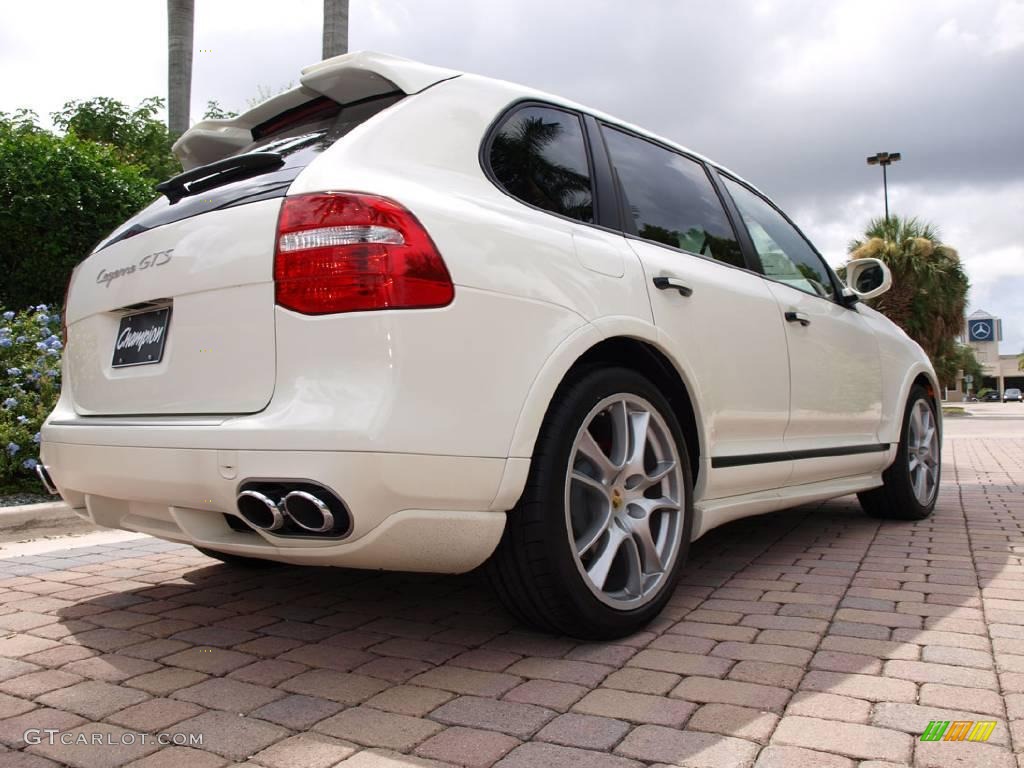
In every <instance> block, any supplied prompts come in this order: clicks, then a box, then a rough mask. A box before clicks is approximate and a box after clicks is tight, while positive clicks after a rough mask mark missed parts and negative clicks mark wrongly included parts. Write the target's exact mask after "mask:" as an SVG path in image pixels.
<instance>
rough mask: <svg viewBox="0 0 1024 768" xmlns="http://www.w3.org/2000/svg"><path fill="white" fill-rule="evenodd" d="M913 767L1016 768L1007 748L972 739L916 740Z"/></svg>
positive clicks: (1015, 763)
mask: <svg viewBox="0 0 1024 768" xmlns="http://www.w3.org/2000/svg"><path fill="white" fill-rule="evenodd" d="M914 766H915V768H954V767H955V768H1017V762H1016V761H1015V760H1014V759H1013V755H1011V754H1010V753H1009V752H1008V751H1007V750H1005V749H1004V748H1002V747H999V746H996V745H995V744H979V743H978V742H973V741H930V742H928V741H926V742H918V744H917V748H916V749H915V750H914Z"/></svg>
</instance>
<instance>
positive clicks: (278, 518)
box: [235, 483, 351, 537]
mask: <svg viewBox="0 0 1024 768" xmlns="http://www.w3.org/2000/svg"><path fill="white" fill-rule="evenodd" d="M247 485H248V486H249V487H247V488H245V490H242V491H240V492H239V494H238V497H237V499H236V501H235V503H236V504H237V506H238V514H239V516H240V517H241V518H242V519H243V520H244V521H245V522H246V523H248V524H249V525H250V526H251V527H252V528H256V529H258V530H261V531H268V532H271V533H277V534H281V535H288V534H293V535H295V534H298V535H305V534H311V533H312V534H319V535H324V536H334V537H340V536H344V535H345V534H347V533H348V532H349V529H350V528H351V517H350V516H349V514H348V510H347V509H346V508H345V505H344V503H342V501H341V499H339V498H338V497H337V496H335V495H334V494H333V493H332V492H330V491H329V490H327V489H326V488H323V487H320V486H317V485H314V484H312V483H302V484H301V487H294V486H289V485H287V484H284V483H248V484H247ZM295 485H300V484H295Z"/></svg>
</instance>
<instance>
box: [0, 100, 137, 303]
mask: <svg viewBox="0 0 1024 768" xmlns="http://www.w3.org/2000/svg"><path fill="white" fill-rule="evenodd" d="M154 196H155V193H154V192H153V189H152V180H151V179H150V178H149V177H148V176H146V175H145V174H144V173H143V171H142V169H141V168H140V166H138V165H128V164H125V163H124V162H123V160H122V159H121V157H120V155H119V154H118V152H117V151H116V150H115V149H114V148H113V147H112V146H110V145H108V144H99V143H96V142H94V141H88V140H85V139H83V138H81V137H80V136H79V135H78V134H77V133H76V132H69V133H68V134H67V135H66V136H57V135H54V134H52V133H50V132H49V131H45V130H43V129H42V128H40V127H39V126H38V125H37V124H36V122H35V118H34V115H32V113H30V112H26V111H21V112H18V113H16V114H15V115H14V116H8V115H5V114H3V113H0V274H2V275H3V279H2V280H0V304H2V305H4V306H6V307H8V308H10V309H12V310H16V309H21V308H24V307H27V306H29V305H36V304H40V303H43V304H54V305H56V306H58V307H59V306H60V303H61V301H62V300H63V298H64V288H65V287H66V285H67V282H68V278H69V276H70V274H71V270H72V268H73V267H74V265H75V264H77V263H78V262H79V261H81V260H82V259H83V258H84V257H85V255H86V254H88V253H89V251H90V250H91V249H92V247H93V246H94V245H95V244H96V242H97V241H99V240H100V239H101V238H102V237H103V236H104V235H106V234H107V233H109V232H110V231H111V230H113V229H114V228H115V227H116V226H117V225H119V224H120V223H121V222H123V221H124V220H125V219H127V218H128V217H129V216H131V215H132V214H133V213H135V212H136V211H138V210H139V209H140V208H142V207H143V206H144V205H145V204H146V203H148V202H149V201H150V200H152V199H153V197H154Z"/></svg>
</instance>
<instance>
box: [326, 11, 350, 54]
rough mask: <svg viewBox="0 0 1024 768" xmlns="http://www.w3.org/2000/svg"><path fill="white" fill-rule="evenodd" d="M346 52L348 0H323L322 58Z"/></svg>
mask: <svg viewBox="0 0 1024 768" xmlns="http://www.w3.org/2000/svg"><path fill="white" fill-rule="evenodd" d="M343 53H348V0H324V58H325V59H329V58H331V56H340V55H341V54H343Z"/></svg>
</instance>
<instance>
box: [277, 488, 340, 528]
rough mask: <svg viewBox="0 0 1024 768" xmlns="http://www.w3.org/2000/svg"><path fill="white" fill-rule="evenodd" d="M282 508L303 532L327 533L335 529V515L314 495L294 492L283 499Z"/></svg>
mask: <svg viewBox="0 0 1024 768" xmlns="http://www.w3.org/2000/svg"><path fill="white" fill-rule="evenodd" d="M281 506H283V507H284V511H285V512H286V513H287V514H288V517H290V518H291V519H292V521H293V522H294V523H295V524H296V525H297V526H299V527H300V528H302V529H303V530H306V531H310V532H311V533H325V532H327V531H329V530H331V529H332V528H334V515H333V514H332V513H331V510H330V508H329V507H328V506H327V505H326V504H325V503H324V502H322V501H321V500H320V499H318V498H317V497H316V496H314V495H313V494H312V493H307V492H306V491H292V492H291V493H289V494H288V495H287V496H285V497H284V499H282V501H281Z"/></svg>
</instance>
